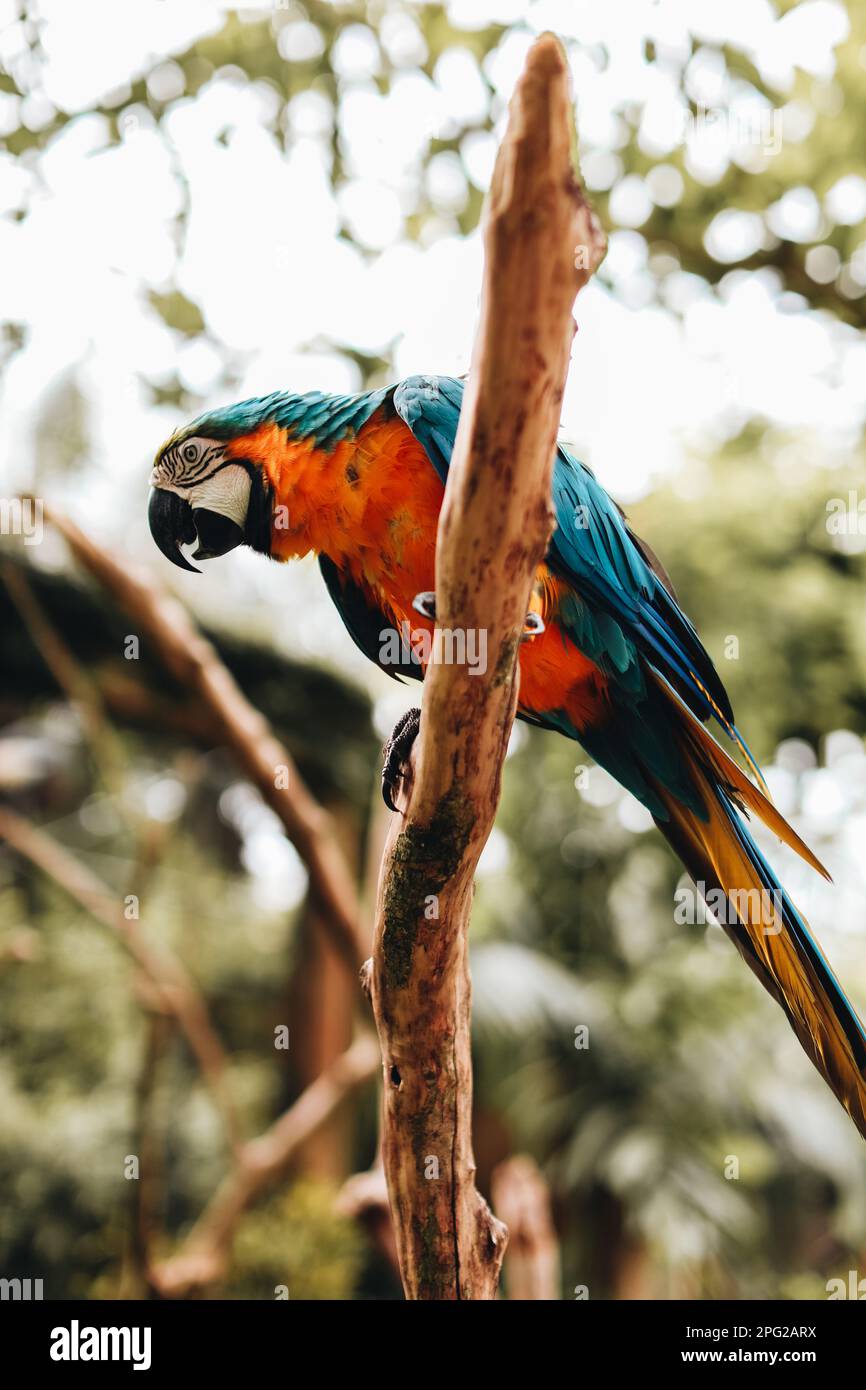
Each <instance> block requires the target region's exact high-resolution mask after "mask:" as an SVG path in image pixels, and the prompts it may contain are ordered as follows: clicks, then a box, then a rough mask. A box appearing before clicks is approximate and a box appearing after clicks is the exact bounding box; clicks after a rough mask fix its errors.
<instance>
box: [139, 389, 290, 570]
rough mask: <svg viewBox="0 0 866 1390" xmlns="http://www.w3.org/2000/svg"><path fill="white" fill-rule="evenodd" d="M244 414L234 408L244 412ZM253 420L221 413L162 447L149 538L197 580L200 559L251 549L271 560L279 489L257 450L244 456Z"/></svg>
mask: <svg viewBox="0 0 866 1390" xmlns="http://www.w3.org/2000/svg"><path fill="white" fill-rule="evenodd" d="M239 409H241V408H240V407H235V408H234V410H235V412H237V411H238V410H239ZM249 425H250V421H249V420H248V419H247V418H245V417H244V416H243V415H242V414H241V415H240V416H239V417H238V418H234V417H233V415H232V412H231V411H229V410H226V411H216V412H214V413H213V414H211V415H202V416H200V417H199V418H198V419H197V420H194V421H193V422H192V424H190V425H187V426H185V427H184V428H183V429H181V430H178V431H177V432H176V433H175V434H173V435H172V437H171V438H170V439H169V440H168V441H167V442H166V443H165V444H164V445H163V446H162V448H161V449H160V450H159V452H158V453H157V455H156V459H155V460H154V465H153V471H152V473H151V475H150V484H151V492H150V500H149V502H148V508H147V516H148V522H149V524H150V531H151V535H152V536H153V539H154V540H155V541H156V544H157V545H158V546H159V548H160V550H161V551H162V553H163V555H165V556H166V557H167V558H168V559H169V560H171V562H172V564H175V565H178V566H179V568H180V569H185V570H192V571H193V573H198V570H197V569H196V567H195V565H191V564H190V562H189V560H188V559H187V558H186V556H185V555H184V553H183V550H182V548H181V547H182V546H185V545H193V544H196V549H195V550H194V551H193V559H194V560H210V559H212V558H213V557H214V556H217V555H225V554H227V553H228V551H230V550H234V549H235V547H236V546H239V545H248V546H251V547H252V549H253V550H258V551H260V552H261V553H263V554H265V555H269V554H270V553H271V514H272V509H273V505H272V504H273V489H272V487H271V484H270V482H269V480H268V477H267V474H266V471H265V469H264V468H263V466H262V460H261V458H259V457H255V453H256V452H257V451H255V450H251V449H245V448H244V445H245V444H246V443H247V442H248V441H249V439H250V434H249Z"/></svg>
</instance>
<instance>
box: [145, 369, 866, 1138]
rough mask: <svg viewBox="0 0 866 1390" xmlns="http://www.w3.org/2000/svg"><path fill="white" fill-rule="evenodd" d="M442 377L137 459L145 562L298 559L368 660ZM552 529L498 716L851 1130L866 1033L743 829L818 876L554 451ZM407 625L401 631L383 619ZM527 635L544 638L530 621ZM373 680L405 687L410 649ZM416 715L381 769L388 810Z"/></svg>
mask: <svg viewBox="0 0 866 1390" xmlns="http://www.w3.org/2000/svg"><path fill="white" fill-rule="evenodd" d="M462 398H463V384H462V382H460V381H458V380H455V379H453V378H451V377H410V378H408V379H407V380H405V381H402V382H400V383H399V384H398V385H396V386H391V387H388V388H385V389H383V390H379V391H371V392H366V393H363V394H360V395H355V396H339V395H324V394H322V393H320V392H312V393H309V394H307V395H291V394H287V393H285V392H276V393H274V394H273V395H270V396H265V397H261V398H257V399H254V400H248V401H242V402H241V403H240V404H237V405H232V406H229V407H227V408H225V409H221V410H215V411H212V412H210V413H208V414H206V415H202V416H200V417H199V418H198V419H196V420H194V421H193V422H192V424H190V425H188V426H186V427H185V428H183V429H181V430H179V431H178V432H177V433H176V434H175V435H173V436H172V438H171V439H169V440H168V442H167V443H166V444H165V445H164V446H163V448H162V449H160V451H159V453H158V454H157V457H156V461H155V465H154V469H153V475H152V479H151V481H152V492H151V498H150V504H149V519H150V526H151V531H152V533H153V536H154V539H155V540H156V543H157V545H158V546H159V548H160V549H161V550H162V552H163V553H164V554H165V555H166V556H168V558H169V559H170V560H172V561H173V562H174V563H175V564H177V565H180V566H182V567H183V568H185V569H192V568H193V566H192V565H190V563H189V561H188V560H187V559H186V557H185V556H184V555H183V553H182V550H181V546H183V545H187V544H193V543H197V549H196V550H195V552H194V556H193V558H198V559H210V558H211V557H213V556H217V555H222V554H225V553H226V552H227V551H229V550H231V549H233V548H234V547H235V546H238V545H242V544H246V545H248V546H251V547H252V548H253V549H254V550H257V551H259V552H261V553H262V554H264V555H269V556H270V557H271V558H273V559H276V560H288V559H291V558H292V557H294V556H301V555H306V554H308V553H309V552H310V551H313V552H315V553H316V554H317V555H318V558H319V565H320V568H321V571H322V574H323V576H324V579H325V583H326V585H327V587H328V590H329V592H330V595H331V598H332V599H333V601H334V603H335V604H336V606H337V608H338V610H339V612H340V615H341V617H342V619H343V622H344V623H345V625H346V627H347V629H348V631H349V633H350V635H351V637H352V638H353V639H354V641H355V642H356V643H357V645H358V646H359V647H360V648H361V650H362V651H363V652H364V653H365V654H366V655H367V656H368V657H369V658H370V659H371V660H373V661H375V662H376V663H377V664H379V665H382V664H383V663H382V659H381V653H382V635H383V633H384V632H386V631H390V630H398V631H409V632H410V633H411V635H412V639H413V640H412V647H413V648H414V647H415V642H414V639H415V637H416V636H417V637H418V638H419V639H421V640H420V641H419V643H418V650H422V651H423V650H424V638H425V637H426V639H427V640H428V644H429V638H430V637H431V635H432V631H433V626H434V622H435V614H434V612H433V610H432V609H431V607H430V606H429V603H423V602H422V603H420V604H416V600H417V599H418V597H419V595H423V594H428V595H429V594H430V593H431V592H432V591H433V590H435V574H434V560H435V548H436V529H437V523H438V518H439V509H440V506H441V503H442V497H443V490H444V485H445V480H446V477H447V475H448V465H449V460H450V458H451V452H452V449H453V447H454V439H455V434H456V431H457V422H458V418H459V415H460V408H461V402H462ZM553 502H554V508H555V513H556V529H555V532H554V535H553V538H552V540H551V543H550V547H549V550H548V553H547V556H546V559H545V562H544V563H543V564H542V565H540V566H539V568H538V572H537V575H536V582H535V586H534V593H533V600H532V607H533V612H534V615H535V617H536V618H537V619H539V620H540V621H539V622H538V623H537V628H538V629H540V630H539V631H538V635H536V636H535V637H534V638H533V640H532V641H527V642H525V643H524V644H523V646H522V648H521V653H520V695H519V714H520V716H521V717H522V718H524V719H527V720H529V721H531V722H532V723H534V724H536V725H541V726H542V727H543V728H546V729H554V730H556V731H557V732H558V733H560V734H564V735H565V736H566V737H568V738H572V739H576V740H577V741H578V742H579V743H580V744H581V745H582V746H583V748H584V749H585V750H586V751H587V753H588V754H589V755H590V756H591V757H592V758H593V759H595V761H596V762H597V763H599V764H600V765H601V766H602V767H604V768H606V769H607V770H608V772H610V773H611V774H612V775H613V776H614V777H615V778H616V779H617V780H618V781H619V782H620V783H621V784H622V785H623V786H624V787H627V788H628V790H629V791H630V792H632V793H633V795H634V796H636V797H637V799H638V800H639V801H640V802H642V803H643V805H644V806H646V807H647V808H648V810H649V811H650V812H651V813H652V816H653V818H654V819H655V822H656V825H657V826H658V827H659V829H660V830H661V832H662V834H663V835H664V836H665V837H666V839H667V840H668V841H669V843H670V844H671V845H672V846H673V848H674V849H675V851H676V852H677V854H678V855H679V856H680V858H681V860H682V862H683V864H684V865H685V867H686V869H687V870H688V872H689V874H690V875H691V876H692V878H693V879H694V880H695V882H698V883H701V884H703V885H705V886H706V892H707V894H708V896H709V895H710V894H713V898H712V901H713V902H714V903H719V902H722V903H724V904H725V910H724V911H723V912H722V913H721V919H722V925H723V926H724V928H725V930H726V932H727V934H728V936H729V937H730V938H731V940H732V941H733V943H734V945H735V946H736V947H737V950H738V951H739V952H740V954H741V955H742V956H743V958H744V959H745V961H746V963H747V964H748V965H749V966H750V967H751V969H752V970H753V971H754V973H755V974H756V975H757V977H758V979H759V980H760V981H761V983H762V984H763V985H764V987H765V989H767V990H768V991H769V993H770V994H772V996H773V998H774V999H775V1000H776V1001H777V1002H778V1003H779V1004H780V1005H781V1007H782V1009H783V1010H784V1011H785V1014H786V1015H787V1017H788V1020H789V1022H790V1024H791V1026H792V1028H793V1030H794V1032H795V1033H796V1035H797V1037H798V1038H799V1040H800V1042H801V1044H802V1046H803V1048H804V1049H805V1051H806V1053H807V1054H808V1056H809V1057H810V1058H811V1059H812V1061H813V1062H814V1064H815V1066H816V1067H817V1068H818V1070H819V1071H820V1073H821V1075H822V1076H823V1077H824V1078H825V1080H826V1081H827V1083H828V1085H829V1086H830V1087H831V1089H832V1090H833V1091H834V1093H835V1094H836V1096H837V1097H838V1098H839V1100H840V1101H841V1103H842V1104H843V1105H844V1107H845V1109H846V1110H847V1111H848V1113H849V1114H850V1116H851V1118H852V1119H853V1121H854V1123H855V1124H856V1126H857V1128H858V1129H859V1130H860V1132H861V1134H863V1135H864V1137H866V1033H864V1029H863V1025H862V1024H861V1022H860V1020H859V1018H858V1017H857V1015H856V1013H855V1012H854V1010H853V1008H852V1007H851V1005H850V1003H849V1002H848V1000H847V999H846V997H845V995H844V993H843V991H842V989H841V987H840V985H839V983H838V981H837V979H836V977H835V975H834V974H833V971H832V970H831V968H830V966H829V965H828V963H827V960H826V959H825V957H824V955H823V954H822V952H821V950H820V947H819V946H818V944H817V942H816V941H815V939H814V937H813V936H812V933H811V931H810V929H809V926H808V924H807V922H806V921H805V919H804V918H803V917H802V915H801V914H800V913H799V912H798V911H797V909H796V907H795V906H794V904H793V903H792V902H791V900H790V898H789V897H788V895H787V894H786V893H785V891H784V889H783V888H782V886H781V884H780V883H779V881H778V879H777V878H776V876H775V874H774V873H773V870H772V869H771V868H770V865H769V864H768V863H767V861H766V859H765V858H764V856H763V854H762V853H761V851H760V849H759V848H758V846H757V844H756V843H755V840H754V838H753V837H752V835H751V834H750V832H749V830H748V827H747V825H746V822H745V820H744V816H743V813H745V812H751V813H753V814H755V815H757V816H758V817H759V818H760V819H761V820H763V821H764V823H765V824H766V825H767V826H768V827H769V828H770V829H771V830H773V831H774V833H775V834H776V835H777V836H778V837H779V838H780V839H781V840H783V841H784V842H785V843H786V844H788V845H790V846H792V847H793V848H794V849H795V850H797V852H798V853H799V854H801V855H802V857H803V858H804V859H805V860H806V861H807V862H808V863H809V864H811V865H812V866H813V867H814V868H815V869H816V870H817V871H818V872H819V873H822V874H825V876H826V872H825V870H824V869H823V867H822V865H821V864H820V863H819V861H818V860H817V859H816V857H815V856H814V854H813V853H812V852H811V850H809V849H808V847H807V846H806V845H805V844H804V843H803V841H802V840H801V839H800V838H799V836H798V835H797V834H796V832H795V831H794V830H793V829H792V828H791V827H790V826H789V825H788V824H787V823H786V821H785V820H784V819H783V817H782V816H781V815H780V814H779V812H778V811H777V810H776V809H775V807H774V806H773V805H772V803H771V802H770V801H769V799H768V797H767V796H766V794H765V792H764V790H762V789H761V786H759V785H756V783H755V782H754V781H752V780H750V778H749V777H747V776H746V775H745V773H744V772H743V771H742V770H741V768H740V767H739V766H738V764H737V763H736V762H734V760H733V759H732V758H731V757H730V756H729V755H728V753H726V752H725V751H724V749H723V748H722V747H721V745H720V744H719V743H717V742H716V740H715V739H714V738H713V736H712V735H711V734H710V732H709V730H708V729H707V728H706V723H707V722H708V721H710V720H714V721H715V722H716V724H717V725H719V726H720V727H721V729H722V730H723V731H724V733H725V734H726V735H727V736H728V737H729V738H730V739H731V740H732V741H733V743H734V744H735V745H736V746H737V748H738V749H739V752H740V754H741V755H742V757H743V758H744V760H745V761H746V763H747V765H748V766H749V767H750V769H751V771H752V772H753V774H754V775H755V777H756V778H757V781H758V782H760V780H761V779H760V773H759V772H758V770H757V768H756V767H755V764H754V762H753V760H752V758H751V755H750V754H749V751H748V749H747V747H746V745H745V743H744V742H743V740H742V738H741V736H740V734H739V732H738V731H737V729H736V727H735V724H734V716H733V711H732V710H731V706H730V702H729V700H728V696H727V694H726V693H725V689H724V686H723V685H722V682H721V680H720V678H719V676H718V674H717V672H716V671H715V669H714V667H713V664H712V662H711V660H710V658H709V656H708V655H707V653H706V651H705V650H704V648H703V646H702V645H701V642H700V639H699V638H698V635H697V633H696V632H695V629H694V628H693V627H692V624H691V623H690V622H689V620H688V618H687V617H686V615H685V614H684V613H683V611H682V609H681V608H680V606H679V603H678V602H677V599H676V597H675V595H674V592H673V589H672V586H671V584H670V581H669V580H668V578H667V575H666V574H665V572H664V570H663V569H662V567H661V565H660V564H659V562H658V561H657V559H656V558H655V556H654V555H653V553H652V551H651V550H650V549H649V547H648V546H647V545H646V544H645V543H644V542H642V541H641V540H640V539H639V538H638V537H637V536H636V535H635V534H634V532H633V531H632V530H631V529H630V527H629V525H628V522H627V520H626V519H625V518H624V516H623V515H622V513H621V512H620V511H619V510H618V508H617V507H616V506H615V505H614V503H613V502H612V501H611V499H610V498H609V497H608V495H607V493H606V492H605V491H604V489H603V488H602V487H601V485H600V484H599V483H598V482H597V481H596V479H595V477H594V476H593V474H592V473H591V472H590V470H589V469H588V468H587V467H585V466H584V465H583V464H581V463H579V462H578V461H577V460H576V459H575V458H573V457H572V456H571V454H569V453H568V452H567V451H566V450H565V449H564V448H559V449H558V451H557V455H556V460H555V467H554V473H553ZM404 624H406V625H407V627H405V628H404V627H403V625H404ZM542 624H543V627H542ZM386 669H389V673H390V674H392V675H395V674H396V675H410V676H414V677H416V678H418V679H421V678H422V677H423V674H424V664H423V661H421V660H419V659H418V658H417V656H416V655H415V651H414V650H413V651H411V652H410V654H409V655H408V657H407V659H406V660H405V661H404V662H402V663H401V664H399V665H398V666H397V667H396V668H395V667H393V666H392V667H389V668H386ZM416 731H417V720H413V719H411V718H410V719H409V720H408V721H407V722H406V723H405V724H404V726H403V727H402V728H401V729H399V730H398V737H397V739H396V741H395V742H394V743H393V745H392V747H391V751H390V756H389V759H388V761H387V764H386V774H385V792H386V799H388V800H389V801H390V800H391V793H392V792H393V789H394V785H395V782H396V780H397V777H398V774H399V767H400V765H401V763H402V760H403V759H404V758H405V756H406V752H407V747H408V746H409V744H410V741H411V737H412V736H413V735H414V733H415V732H416Z"/></svg>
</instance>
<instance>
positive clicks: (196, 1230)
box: [150, 1033, 380, 1298]
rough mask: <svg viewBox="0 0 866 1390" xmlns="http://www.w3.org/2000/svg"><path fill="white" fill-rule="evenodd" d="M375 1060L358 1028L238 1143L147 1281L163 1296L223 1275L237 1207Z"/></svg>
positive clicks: (274, 1176)
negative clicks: (269, 1119)
mask: <svg viewBox="0 0 866 1390" xmlns="http://www.w3.org/2000/svg"><path fill="white" fill-rule="evenodd" d="M379 1063H380V1058H379V1048H378V1045H377V1043H376V1039H375V1038H374V1037H373V1035H372V1034H371V1033H363V1034H361V1035H360V1036H359V1037H358V1039H357V1040H356V1041H355V1042H354V1043H353V1044H352V1046H351V1047H350V1048H348V1049H347V1051H346V1052H344V1053H343V1054H342V1056H340V1057H338V1058H337V1060H336V1061H335V1062H333V1063H332V1064H331V1065H330V1066H329V1067H328V1068H327V1069H326V1070H325V1071H323V1072H322V1074H321V1076H318V1077H317V1078H316V1080H315V1081H313V1082H312V1083H311V1084H310V1085H309V1086H308V1087H307V1089H306V1090H305V1091H303V1092H302V1093H301V1095H300V1096H299V1097H298V1099H297V1100H296V1101H295V1102H294V1104H293V1105H291V1106H290V1107H289V1109H288V1110H286V1111H285V1112H284V1113H283V1114H282V1115H281V1116H280V1117H279V1119H278V1120H276V1121H275V1123H274V1124H273V1125H271V1127H270V1129H268V1130H266V1131H265V1133H264V1134H261V1135H260V1136H259V1137H258V1138H257V1139H252V1140H250V1141H249V1142H248V1143H246V1144H244V1145H243V1146H242V1148H241V1150H240V1152H239V1154H238V1155H237V1157H236V1161H235V1164H234V1166H233V1168H232V1169H231V1171H230V1172H229V1173H228V1175H227V1176H226V1178H225V1179H224V1180H223V1182H222V1184H221V1185H220V1187H218V1188H217V1191H216V1193H215V1194H214V1196H213V1198H212V1199H211V1201H210V1203H209V1204H208V1206H207V1207H206V1209H205V1211H204V1212H203V1213H202V1215H201V1216H200V1217H199V1219H198V1221H197V1222H196V1224H195V1226H194V1227H193V1228H192V1230H191V1231H190V1233H189V1235H188V1236H187V1238H186V1240H185V1241H184V1243H183V1245H182V1247H181V1249H180V1250H179V1251H178V1252H177V1254H175V1255H173V1256H171V1258H169V1259H167V1260H165V1261H163V1262H162V1263H161V1264H159V1265H156V1266H155V1267H154V1268H153V1269H152V1270H151V1275H150V1278H151V1282H152V1284H153V1286H154V1287H155V1288H156V1289H157V1291H158V1292H159V1293H160V1294H161V1295H162V1296H163V1297H164V1298H183V1297H185V1296H187V1295H188V1294H190V1293H193V1292H194V1291H195V1290H197V1289H201V1288H204V1287H206V1286H207V1285H209V1284H213V1283H215V1282H216V1281H217V1280H219V1279H222V1278H223V1277H224V1276H225V1274H226V1271H227V1269H228V1266H229V1261H230V1258H231V1250H232V1243H233V1241H234V1234H235V1230H236V1229H237V1224H238V1221H239V1220H240V1218H241V1216H242V1215H243V1213H244V1212H245V1211H246V1210H247V1209H248V1208H249V1207H250V1206H251V1205H252V1203H253V1202H254V1201H255V1200H256V1199H257V1198H258V1197H260V1196H261V1194H262V1193H263V1192H264V1191H265V1190H266V1189H267V1188H268V1187H270V1186H271V1185H272V1184H273V1183H275V1182H276V1181H277V1180H278V1179H279V1178H280V1176H281V1175H282V1173H283V1171H284V1169H285V1167H286V1165H287V1164H288V1162H289V1160H290V1159H291V1158H292V1155H293V1154H294V1153H295V1152H296V1151H297V1149H298V1148H299V1147H300V1145H302V1144H303V1143H305V1142H306V1141H307V1140H308V1139H309V1138H310V1137H311V1135H313V1134H315V1133H316V1131H317V1130H318V1129H319V1128H320V1127H321V1126H322V1125H323V1124H325V1122H326V1121H327V1120H328V1119H329V1118H330V1116H331V1115H333V1113H334V1111H335V1110H336V1109H337V1107H338V1106H339V1105H340V1104H341V1103H342V1102H343V1101H344V1100H345V1099H346V1098H347V1097H348V1096H349V1095H350V1094H351V1093H352V1092H353V1091H355V1090H357V1089H358V1088H359V1087H360V1086H362V1085H363V1084H364V1083H365V1082H366V1081H368V1080H369V1079H370V1078H371V1077H372V1076H374V1075H375V1074H376V1072H377V1071H378V1068H379Z"/></svg>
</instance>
